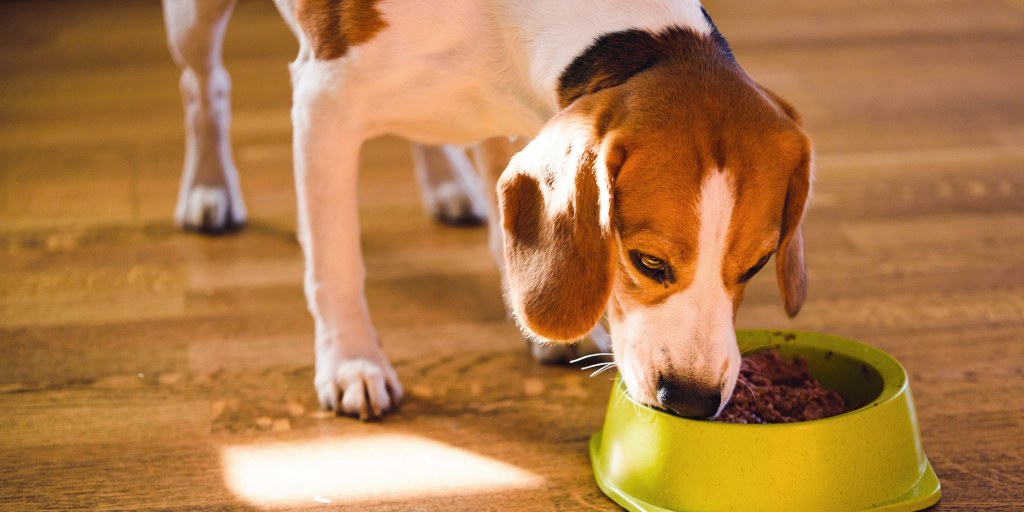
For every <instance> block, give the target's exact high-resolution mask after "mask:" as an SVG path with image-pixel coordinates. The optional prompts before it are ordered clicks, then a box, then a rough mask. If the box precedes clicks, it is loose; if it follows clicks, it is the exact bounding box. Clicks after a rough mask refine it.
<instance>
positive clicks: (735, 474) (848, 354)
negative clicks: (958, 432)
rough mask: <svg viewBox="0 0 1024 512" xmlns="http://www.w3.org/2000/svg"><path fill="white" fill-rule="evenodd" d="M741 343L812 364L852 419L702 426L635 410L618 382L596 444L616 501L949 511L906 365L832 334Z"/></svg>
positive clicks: (662, 505)
mask: <svg viewBox="0 0 1024 512" xmlns="http://www.w3.org/2000/svg"><path fill="white" fill-rule="evenodd" d="M736 339H737V341H738V342H739V346H740V350H741V351H742V352H748V351H752V350H755V349H761V348H764V349H768V348H774V349H777V350H778V351H779V352H780V353H781V354H782V355H784V356H787V357H793V356H797V355H800V356H803V357H804V358H806V359H807V366H808V370H809V371H810V373H811V374H812V375H813V376H814V377H815V378H817V379H818V380H820V381H821V383H822V385H823V386H825V387H826V388H830V389H834V390H836V391H838V392H839V393H840V394H842V395H843V398H844V399H846V403H847V404H848V405H849V406H850V409H851V411H850V412H847V413H845V414H841V415H838V416H833V417H831V418H825V419H820V420H813V421H804V422H798V423H785V424H770V425H743V424H733V423H718V422H712V421H704V420H693V419H686V418H680V417H677V416H673V415H671V414H668V413H665V412H662V411H659V410H656V409H653V408H650V407H646V406H644V405H640V404H638V403H636V402H634V401H633V400H632V399H630V398H629V397H628V395H627V394H626V391H625V386H623V385H621V383H620V381H619V380H618V379H616V383H615V386H614V388H613V391H612V396H611V400H610V401H609V403H608V412H607V415H606V417H605V423H604V428H603V429H602V430H600V431H598V432H597V433H595V434H594V436H593V437H592V438H591V440H590V460H591V464H592V466H593V468H594V477H595V478H596V479H597V484H598V486H599V487H600V488H601V490H602V491H604V493H605V494H606V495H608V497H610V498H611V499H612V500H614V501H615V502H616V503H618V504H619V505H621V506H623V507H625V508H626V509H628V510H632V511H641V510H644V511H663V510H679V511H698V510H699V511H718V510H721V511H739V510H743V511H762V510H763V511H767V510H784V511H805V510H806V511H835V512H838V511H846V510H886V511H913V510H921V509H924V508H927V507H929V506H931V505H933V504H935V503H936V502H937V501H939V480H938V478H937V477H936V476H935V472H934V471H933V470H932V467H931V464H929V463H928V459H927V458H925V455H924V450H923V449H922V447H921V434H920V431H919V430H918V427H917V416H916V414H915V412H914V401H913V399H912V398H911V396H910V386H909V384H908V379H907V372H906V370H904V369H903V366H902V365H900V363H899V362H897V361H896V360H895V359H893V358H892V357H891V356H889V355H888V354H886V353H884V352H882V351H881V350H878V349H876V348H873V347H869V346H867V345H865V344H863V343H859V342H856V341H853V340H848V339H843V338H837V337H835V336H828V335H825V334H815V333H807V332H791V331H764V330H741V331H737V332H736Z"/></svg>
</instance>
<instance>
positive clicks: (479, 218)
mask: <svg viewBox="0 0 1024 512" xmlns="http://www.w3.org/2000/svg"><path fill="white" fill-rule="evenodd" d="M433 193H434V204H433V210H434V218H435V219H437V221H438V222H440V223H442V224H447V225H449V226H480V225H482V224H483V223H484V222H486V221H487V213H486V209H485V208H484V205H483V204H482V203H481V201H480V200H478V199H477V198H475V197H474V196H473V194H471V193H469V192H467V191H466V190H464V189H463V188H461V187H459V186H458V184H456V183H455V182H453V181H447V182H444V183H442V184H440V185H438V186H437V188H435V189H434V191H433Z"/></svg>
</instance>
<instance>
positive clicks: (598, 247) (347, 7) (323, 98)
mask: <svg viewBox="0 0 1024 512" xmlns="http://www.w3.org/2000/svg"><path fill="white" fill-rule="evenodd" d="M276 3H277V6H278V9H279V11H280V12H281V14H282V16H283V17H284V19H285V20H286V21H287V23H288V25H289V26H290V27H291V28H292V30H293V31H294V33H295V35H296V37H297V38H298V40H299V43H300V50H299V55H298V57H297V58H296V60H295V61H294V62H293V63H292V64H291V66H290V70H291V76H292V83H293V90H294V94H293V108H292V119H293V123H294V157H295V179H296V189H297V193H298V199H299V201H298V204H299V212H298V222H299V237H300V240H301V242H302V247H303V250H304V254H305V263H306V275H305V289H306V297H307V301H308V305H309V309H310V311H311V312H312V314H313V318H314V319H315V325H316V332H315V347H316V377H315V386H316V389H317V392H318V394H319V398H320V401H321V403H322V404H323V406H324V407H326V408H328V409H333V410H336V411H338V412H339V413H344V414H351V415H360V416H362V417H364V418H365V417H372V416H379V415H381V414H382V413H384V412H386V411H388V410H390V409H392V408H393V407H394V406H395V405H397V403H398V402H399V400H401V397H402V387H401V385H400V384H399V381H398V378H397V375H396V374H395V371H394V370H393V369H392V367H391V364H390V363H389V362H388V359H387V357H386V356H385V355H384V352H383V350H382V348H381V344H380V341H379V340H378V338H377V334H376V332H375V330H374V327H373V324H372V322H371V320H370V313H369V311H368V309H367V305H366V299H365V296H364V290H363V280H364V269H363V260H362V255H361V249H360V242H359V219H358V213H357V208H356V195H355V194H356V170H357V163H358V155H359V150H360V146H361V145H362V143H363V141H364V140H366V139H368V138H370V137H373V136H375V135H379V134H383V133H393V134H398V135H402V136H406V137H408V138H410V139H413V140H415V141H417V142H419V143H422V144H432V145H441V144H447V145H451V144H455V145H463V146H464V147H468V148H469V151H468V153H467V151H464V150H463V148H460V147H457V146H438V147H428V146H416V149H415V153H416V158H415V161H416V163H417V168H418V172H419V175H420V176H421V181H422V182H423V184H424V185H425V189H426V192H425V197H426V199H427V203H428V204H429V205H431V206H432V207H433V208H434V209H435V213H437V214H438V215H439V216H441V217H442V218H448V220H456V221H458V220H467V219H469V220H472V219H479V218H481V217H485V218H487V220H488V222H489V224H490V226H491V234H492V236H491V247H492V251H493V252H494V253H495V254H496V260H497V263H498V266H499V267H500V268H502V271H503V275H504V276H505V282H506V286H507V291H508V293H507V295H508V299H509V302H510V305H511V308H512V310H513V311H514V314H515V317H516V319H517V320H518V322H519V324H520V326H521V327H522V328H523V329H524V331H525V332H526V333H527V334H528V335H529V336H531V337H534V338H537V339H540V340H544V341H548V342H569V341H573V340H577V339H580V338H583V337H586V336H588V335H589V336H590V337H591V338H594V339H596V340H597V341H598V343H600V342H601V340H604V339H606V338H605V334H604V331H603V330H602V328H601V326H600V324H599V320H600V318H601V317H602V316H606V317H607V319H608V322H609V324H610V326H611V345H612V351H613V353H614V357H615V361H616V362H617V363H618V366H619V369H620V371H621V373H622V376H623V380H624V382H625V384H626V387H627V389H628V391H629V393H630V395H631V396H632V397H634V398H635V399H636V400H638V401H640V402H643V403H647V404H651V405H654V406H657V407H662V408H665V409H670V410H673V411H675V412H677V413H679V414H683V415H687V416H713V415H715V414H717V412H718V411H719V410H720V409H721V407H723V406H724V404H725V403H726V401H727V400H728V398H729V397H730V396H731V393H732V391H733V387H734V386H735V383H736V378H737V375H738V372H739V359H740V354H739V352H738V350H737V346H736V341H735V334H734V320H735V316H736V311H737V308H738V307H739V304H740V301H741V300H742V297H743V290H744V286H745V284H746V282H747V280H748V279H749V278H750V277H751V276H752V275H753V274H754V273H756V272H757V270H758V269H760V267H761V266H762V265H764V263H765V262H766V261H767V260H768V257H769V256H770V255H772V254H775V255H776V273H777V276H778V282H779V287H780V290H781V292H782V295H783V298H784V302H785V307H786V311H787V313H789V314H790V315H791V316H792V315H795V314H796V313H797V312H798V311H799V309H800V306H801V304H802V303H803V300H804V296H805V294H806V276H805V270H804V258H803V236H802V233H801V228H800V224H801V220H802V217H803V212H804V208H805V205H806V202H807V199H808V194H809V191H810V180H811V160H812V150H811V146H810V141H809V139H808V137H807V136H806V135H805V134H804V132H803V130H802V129H801V127H800V119H799V116H798V115H797V114H796V112H795V111H794V110H793V108H792V107H791V106H790V105H789V104H787V103H786V102H785V101H783V100H782V99H780V98H778V97H777V96H776V95H774V94H773V93H772V92H770V91H768V90H767V89H764V88H763V87H760V86H759V85H758V84H757V83H755V82H754V81H753V80H752V79H751V78H750V77H749V76H747V75H746V73H744V72H743V70H742V69H741V68H740V67H739V66H738V64H737V63H736V61H735V60H734V59H733V57H732V54H731V51H730V49H729V47H728V44H727V43H726V42H725V40H724V39H723V38H722V37H721V35H720V34H719V33H718V31H717V29H716V28H715V26H714V25H713V24H712V23H711V20H710V18H709V17H708V16H707V14H706V13H705V12H704V11H703V9H702V7H701V6H700V4H699V3H698V2H697V1H695V0H679V1H671V0H642V1H636V2H619V1H615V0H598V1H587V2H582V1H580V2H565V1H549V0H520V1H513V0H482V1H480V0H453V1H439V0H418V1H408V2H384V1H381V2H378V1H375V0H277V1H276ZM233 4H234V0H165V1H164V12H165V20H166V24H167V29H168V39H169V42H170V47H171V51H172V55H173V56H174V58H175V60H176V62H177V63H178V64H179V65H180V66H181V67H182V68H183V74H182V79H181V88H182V93H183V96H184V98H185V100H184V101H185V110H186V133H187V149H186V164H185V171H184V175H183V181H182V186H181V191H180V195H179V201H178V207H177V210H176V212H175V219H176V221H177V222H178V223H179V224H180V225H182V226H184V227H187V228H192V229H198V230H203V231H220V230H223V229H228V228H230V227H233V226H237V225H241V224H242V223H243V222H244V221H245V216H246V210H245V207H244V205H243V202H242V197H241V194H240V192H239V188H238V179H237V175H236V171H235V167H234V164H233V162H232V159H231V150H230V146H229V141H228V119H229V104H228V101H229V100H228V93H229V92H228V91H229V88H230V86H229V79H228V75H227V73H226V71H225V69H224V67H223V65H222V63H221V60H220V48H221V41H222V40H223V36H224V31H225V26H226V23H227V19H228V16H229V15H230V12H231V10H232V7H233ZM530 139H532V141H531V142H529V143H528V144H527V145H526V146H525V148H523V146H522V144H523V143H522V142H517V141H527V140H530ZM520 149H521V151H518V150H520ZM517 151H518V153H517ZM513 154H515V156H514V157H512V158H511V161H510V162H509V157H510V156H511V155H513ZM506 164H507V168H506ZM474 168H475V169H476V170H477V171H478V172H479V174H480V175H481V176H482V177H483V183H485V184H486V185H484V186H480V185H479V183H480V181H479V179H478V178H477V177H476V176H475V175H474V173H473V169H474ZM541 355H542V356H544V354H541ZM547 355H548V356H550V353H548V354H547Z"/></svg>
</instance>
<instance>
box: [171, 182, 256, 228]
mask: <svg viewBox="0 0 1024 512" xmlns="http://www.w3.org/2000/svg"><path fill="white" fill-rule="evenodd" d="M240 202H241V201H240V200H238V201H233V200H232V198H231V194H229V193H228V191H227V190H226V189H225V188H224V187H217V186H204V185H197V186H195V187H193V188H192V189H191V190H189V191H188V192H187V193H186V194H185V195H184V196H183V197H181V198H179V202H178V207H177V209H176V210H175V212H174V221H175V223H176V224H177V225H178V227H180V228H182V229H187V230H191V231H199V232H201V233H210V234H217V233H223V232H225V231H232V230H235V229H238V228H240V227H241V226H242V224H244V223H245V207H244V206H243V205H241V204H236V203H240Z"/></svg>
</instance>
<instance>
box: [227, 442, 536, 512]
mask: <svg viewBox="0 0 1024 512" xmlns="http://www.w3.org/2000/svg"><path fill="white" fill-rule="evenodd" d="M222 460H223V463H224V473H225V481H226V482H227V485H228V487H229V488H230V489H231V490H232V491H233V492H234V493H235V494H237V495H238V496H239V497H241V498H242V499H244V500H246V501H248V502H250V503H252V504H256V505H264V506H273V505H297V504H303V503H308V504H313V503H351V502H359V501H368V500H388V499H400V498H410V497H439V496H450V495H463V494H474V493H480V492H493V491H497V490H506V489H522V488H529V487H537V486H540V485H541V484H542V483H543V482H544V479H543V478H542V477H540V476H538V475H536V474H534V473H531V472H529V471H527V470H525V469H522V468H519V467H516V466H513V465H511V464H507V463H504V462H500V461H497V460H494V459H492V458H489V457H485V456H483V455H479V454H476V453H473V452H470V451H466V450H463V449H461V448H456V447H453V446H450V445H447V444H444V443H440V442H437V441H434V440H430V439H425V438H421V437H416V436H411V435H403V434H382V435H374V436H365V437H357V438H349V439H313V440H302V441H294V442H282V443H272V444H254V445H237V446H226V447H224V448H223V449H222Z"/></svg>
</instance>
